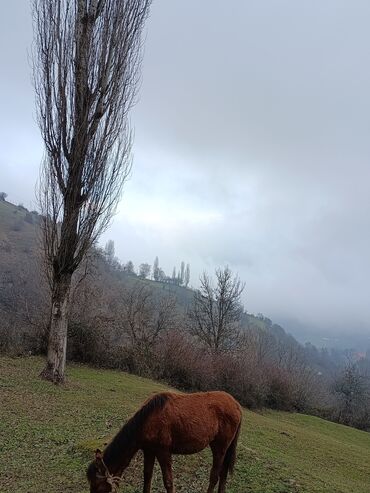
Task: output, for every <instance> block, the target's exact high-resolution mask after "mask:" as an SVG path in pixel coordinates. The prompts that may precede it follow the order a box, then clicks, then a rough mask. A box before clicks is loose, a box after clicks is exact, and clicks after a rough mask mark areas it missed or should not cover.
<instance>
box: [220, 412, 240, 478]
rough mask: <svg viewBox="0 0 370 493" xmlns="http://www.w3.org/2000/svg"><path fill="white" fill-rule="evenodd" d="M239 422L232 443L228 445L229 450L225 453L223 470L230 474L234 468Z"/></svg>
mask: <svg viewBox="0 0 370 493" xmlns="http://www.w3.org/2000/svg"><path fill="white" fill-rule="evenodd" d="M241 424H242V422H241V420H240V422H239V426H238V429H237V430H236V433H235V436H234V438H233V441H232V442H231V443H230V445H229V448H228V449H227V451H226V455H225V459H224V464H223V465H224V468H225V469H226V471H227V472H228V473H230V474H232V473H233V471H234V466H235V462H236V447H237V445H238V439H239V434H240V427H241Z"/></svg>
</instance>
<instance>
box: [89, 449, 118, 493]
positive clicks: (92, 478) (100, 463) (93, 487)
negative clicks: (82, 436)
mask: <svg viewBox="0 0 370 493" xmlns="http://www.w3.org/2000/svg"><path fill="white" fill-rule="evenodd" d="M86 475H87V480H88V481H89V484H90V493H115V492H116V491H117V488H118V484H119V481H120V478H117V477H114V476H112V474H110V472H109V470H108V468H107V466H106V465H105V463H104V460H103V454H102V452H101V451H100V450H99V449H98V450H96V452H95V460H94V461H93V462H91V464H90V465H89V467H88V468H87V473H86Z"/></svg>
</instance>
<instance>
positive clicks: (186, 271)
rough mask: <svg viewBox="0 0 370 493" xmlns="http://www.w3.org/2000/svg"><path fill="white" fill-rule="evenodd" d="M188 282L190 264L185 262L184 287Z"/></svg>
mask: <svg viewBox="0 0 370 493" xmlns="http://www.w3.org/2000/svg"><path fill="white" fill-rule="evenodd" d="M189 282H190V264H186V269H185V278H184V283H185V287H188V286H189Z"/></svg>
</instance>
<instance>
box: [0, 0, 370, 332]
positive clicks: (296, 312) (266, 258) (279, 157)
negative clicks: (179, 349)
mask: <svg viewBox="0 0 370 493" xmlns="http://www.w3.org/2000/svg"><path fill="white" fill-rule="evenodd" d="M0 23H1V26H0V42H1V48H0V63H1V74H2V76H1V81H0V98H1V108H2V114H3V118H2V119H1V121H0V141H1V145H0V166H1V170H0V188H1V189H4V190H5V191H6V192H8V193H9V199H10V200H13V201H15V202H23V203H24V204H25V205H27V206H30V205H31V202H32V201H33V200H34V185H35V181H36V178H37V171H38V166H39V162H40V159H41V155H42V146H41V142H40V137H39V133H38V129H37V127H36V125H35V122H34V116H33V115H34V98H33V92H32V86H31V83H30V68H29V63H28V60H27V50H29V47H30V42H31V36H32V34H31V33H32V30H31V21H30V9H29V4H28V1H27V0H17V1H14V2H7V3H6V4H4V6H3V7H2V16H1V19H0ZM369 23H370V3H369V2H368V1H358V0H353V1H348V0H347V1H340V0H332V1H330V0H325V1H322V0H313V1H303V0H301V1H296V0H291V1H283V0H276V1H274V0H270V1H265V0H255V1H251V0H232V1H230V2H221V1H218V0H202V1H201V2H200V1H199V0H187V1H186V2H180V1H174V0H156V1H154V3H153V8H152V15H151V18H150V20H149V22H148V32H147V39H146V50H145V58H144V64H143V83H142V87H141V91H140V102H139V104H138V105H137V106H136V108H135V110H134V111H133V112H132V115H131V120H132V123H133V126H134V127H135V133H136V138H135V146H134V171H133V176H132V178H131V180H130V182H129V183H128V184H127V186H126V189H125V194H124V197H123V201H122V203H121V204H120V208H119V213H118V215H117V216H116V218H115V220H114V222H113V224H112V227H111V229H110V230H109V231H108V232H107V233H106V235H105V237H104V238H103V241H105V240H106V239H107V238H112V239H113V240H114V241H115V244H116V251H117V254H118V256H119V257H120V258H121V260H128V259H132V260H133V261H134V263H135V264H138V263H140V262H142V261H148V262H152V261H153V259H154V257H155V255H158V256H159V258H160V263H161V264H162V266H163V267H164V268H165V270H166V271H167V272H169V273H170V272H172V267H173V265H174V264H175V263H176V264H177V265H178V264H179V263H180V261H181V260H185V261H186V262H190V264H191V265H192V281H193V284H196V277H197V275H198V274H199V273H200V272H201V271H202V270H203V269H208V270H211V269H213V268H214V267H215V266H218V265H224V264H226V263H228V264H229V265H230V266H231V268H232V269H234V270H235V271H238V272H239V274H240V276H241V277H242V279H243V280H245V281H246V284H247V288H246V293H245V304H246V308H247V309H248V310H249V311H252V312H263V313H264V314H266V315H267V316H269V317H270V318H272V319H273V320H275V321H278V322H279V321H281V322H287V321H289V320H290V324H291V325H290V328H293V325H292V324H293V322H292V321H296V323H297V326H298V325H300V324H302V325H304V326H308V327H312V328H313V329H317V328H321V329H325V330H327V331H330V330H331V331H334V330H337V331H342V330H343V331H347V332H363V333H367V332H369V318H370V303H369V288H368V284H369V283H368V279H369V271H370V215H369V210H370V194H369V182H370V139H369V136H370V31H369V28H368V26H369Z"/></svg>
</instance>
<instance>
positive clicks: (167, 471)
mask: <svg viewBox="0 0 370 493" xmlns="http://www.w3.org/2000/svg"><path fill="white" fill-rule="evenodd" d="M157 459H158V462H159V465H160V466H161V470H162V476H163V483H164V487H165V488H166V491H167V493H175V488H174V485H173V476H172V457H171V454H170V452H160V453H158V454H157Z"/></svg>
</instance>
